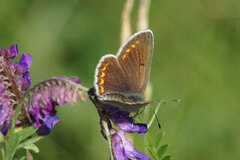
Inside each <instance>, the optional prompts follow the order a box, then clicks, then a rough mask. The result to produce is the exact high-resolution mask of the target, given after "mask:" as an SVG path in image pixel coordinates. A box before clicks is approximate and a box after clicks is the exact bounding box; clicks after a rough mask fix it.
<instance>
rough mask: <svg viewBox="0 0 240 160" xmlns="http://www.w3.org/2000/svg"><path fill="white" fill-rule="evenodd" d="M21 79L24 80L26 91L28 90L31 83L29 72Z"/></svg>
mask: <svg viewBox="0 0 240 160" xmlns="http://www.w3.org/2000/svg"><path fill="white" fill-rule="evenodd" d="M23 78H24V79H25V81H26V84H27V85H26V87H25V88H26V89H28V87H29V86H30V85H31V83H32V80H31V78H30V73H29V72H26V73H25V74H24V75H23ZM26 89H24V90H26Z"/></svg>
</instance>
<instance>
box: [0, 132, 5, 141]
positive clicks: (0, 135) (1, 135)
mask: <svg viewBox="0 0 240 160" xmlns="http://www.w3.org/2000/svg"><path fill="white" fill-rule="evenodd" d="M3 141H4V136H3V134H2V133H1V132H0V143H1V142H3Z"/></svg>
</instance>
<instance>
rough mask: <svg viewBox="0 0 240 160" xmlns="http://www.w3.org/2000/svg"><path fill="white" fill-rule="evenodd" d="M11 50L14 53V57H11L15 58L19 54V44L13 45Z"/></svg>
mask: <svg viewBox="0 0 240 160" xmlns="http://www.w3.org/2000/svg"><path fill="white" fill-rule="evenodd" d="M9 50H10V51H11V53H12V57H11V58H10V59H13V58H15V57H17V56H18V46H17V45H12V46H11V47H10V48H9Z"/></svg>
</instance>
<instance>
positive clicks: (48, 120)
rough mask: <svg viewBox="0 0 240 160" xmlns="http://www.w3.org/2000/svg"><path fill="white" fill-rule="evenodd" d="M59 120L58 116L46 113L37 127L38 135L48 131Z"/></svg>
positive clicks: (45, 133)
mask: <svg viewBox="0 0 240 160" xmlns="http://www.w3.org/2000/svg"><path fill="white" fill-rule="evenodd" d="M59 121H60V118H58V117H56V116H53V117H52V116H49V115H46V116H45V117H44V120H43V122H44V124H43V125H42V126H41V127H40V128H39V129H38V131H37V133H38V135H41V136H44V135H47V134H49V133H50V131H51V129H52V128H53V127H54V126H55V125H56V124H57V123H58V122H59Z"/></svg>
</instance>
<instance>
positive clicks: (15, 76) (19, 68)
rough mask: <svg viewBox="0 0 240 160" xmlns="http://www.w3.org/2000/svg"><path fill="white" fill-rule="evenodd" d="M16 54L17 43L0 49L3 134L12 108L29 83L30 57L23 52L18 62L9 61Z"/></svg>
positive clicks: (0, 94)
mask: <svg viewBox="0 0 240 160" xmlns="http://www.w3.org/2000/svg"><path fill="white" fill-rule="evenodd" d="M18 54H19V53H18V46H17V45H13V46H11V47H10V48H9V49H7V48H3V49H0V126H2V129H1V132H2V133H3V134H6V133H7V131H8V128H9V124H10V120H11V119H12V117H13V115H14V108H15V107H16V105H17V104H18V102H19V101H20V99H21V97H22V95H23V91H24V90H27V89H28V88H29V86H30V85H31V78H30V74H29V72H28V69H29V68H30V66H31V64H32V57H31V56H30V55H29V54H23V55H22V56H21V58H20V61H19V62H9V60H11V59H14V58H15V57H16V56H18Z"/></svg>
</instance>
